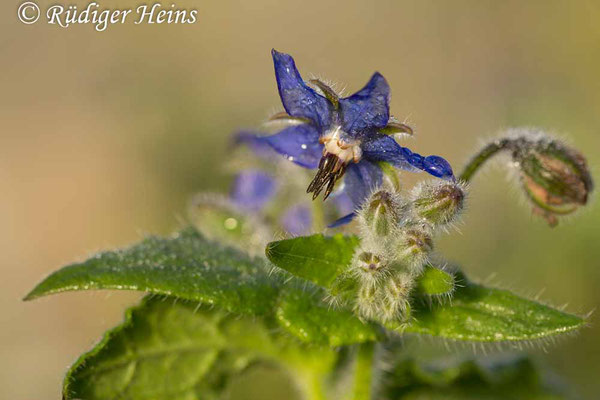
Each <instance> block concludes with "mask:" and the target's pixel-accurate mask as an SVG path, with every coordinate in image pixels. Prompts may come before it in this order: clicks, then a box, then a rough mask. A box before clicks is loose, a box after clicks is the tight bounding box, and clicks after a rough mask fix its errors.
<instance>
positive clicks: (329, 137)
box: [319, 126, 362, 164]
mask: <svg viewBox="0 0 600 400" xmlns="http://www.w3.org/2000/svg"><path fill="white" fill-rule="evenodd" d="M342 133H343V131H342V128H341V127H340V126H336V127H335V128H333V129H331V130H330V131H328V132H327V133H325V135H323V136H321V138H320V139H319V141H320V142H321V143H322V144H323V145H325V148H324V149H323V155H324V156H325V155H326V154H333V155H335V156H337V157H338V158H339V159H340V161H341V162H342V163H344V164H348V163H349V162H350V161H354V162H355V163H357V162H359V161H360V158H361V156H362V150H361V149H360V142H359V141H357V140H355V141H352V142H347V141H345V140H343V139H342V138H341V137H342Z"/></svg>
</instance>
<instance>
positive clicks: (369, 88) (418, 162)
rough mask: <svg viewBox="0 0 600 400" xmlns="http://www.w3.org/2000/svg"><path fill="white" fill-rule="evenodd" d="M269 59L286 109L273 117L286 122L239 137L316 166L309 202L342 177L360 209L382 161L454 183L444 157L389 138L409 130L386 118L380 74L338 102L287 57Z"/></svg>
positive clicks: (276, 54) (275, 53) (376, 179)
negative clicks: (263, 132)
mask: <svg viewBox="0 0 600 400" xmlns="http://www.w3.org/2000/svg"><path fill="white" fill-rule="evenodd" d="M272 55H273V62H274V65H275V76H276V79H277V87H278V89H279V96H280V97H281V101H282V103H283V107H284V109H285V113H279V114H276V115H275V116H274V117H272V119H277V120H284V121H287V122H289V123H290V124H289V126H287V127H286V128H284V129H283V130H281V131H280V132H278V133H277V134H275V135H272V136H261V135H257V134H249V133H242V134H240V135H238V137H237V139H238V141H240V142H245V143H248V144H249V145H251V146H252V147H254V148H260V147H264V146H265V145H268V146H270V147H271V148H272V149H273V150H275V151H276V152H277V153H280V154H282V155H284V156H285V157H286V158H287V159H288V160H290V161H292V162H294V163H296V164H298V165H300V166H302V167H305V168H311V169H314V168H317V169H318V171H317V174H316V175H315V177H314V179H313V181H312V182H311V183H310V185H309V186H308V189H307V192H308V193H312V194H313V199H315V198H317V197H318V196H319V194H320V193H321V192H323V190H324V196H323V200H325V199H326V198H327V197H328V196H329V195H330V194H331V192H332V191H333V189H334V186H335V183H336V182H337V181H338V180H339V179H340V178H342V176H344V177H345V178H344V187H343V190H344V192H345V193H347V195H348V196H349V197H350V199H351V200H352V203H353V204H354V206H355V208H358V207H359V206H360V205H361V204H362V202H363V201H364V199H365V198H366V197H367V196H368V195H369V193H370V192H371V190H372V189H373V188H375V187H378V186H380V185H381V184H382V181H383V173H382V170H381V167H380V163H382V162H384V163H389V164H391V165H393V166H394V167H396V168H399V169H403V170H407V171H418V170H422V171H425V172H427V173H429V174H431V175H433V176H436V177H438V178H442V179H452V180H453V179H454V174H453V172H452V168H451V166H450V164H449V163H448V162H447V161H446V160H445V159H443V158H442V157H439V156H426V157H424V156H421V155H420V154H417V153H413V152H412V151H411V150H409V149H408V148H406V147H402V146H400V145H399V144H398V143H397V142H396V141H395V140H394V138H393V136H390V134H391V133H397V132H405V133H411V130H410V127H408V126H406V125H404V124H401V123H398V122H397V121H396V120H395V119H393V117H390V113H389V100H390V88H389V85H388V83H387V81H386V80H385V78H384V77H383V76H382V75H381V74H380V73H378V72H376V73H374V74H373V76H372V77H371V79H370V80H369V82H368V83H367V84H366V85H365V87H363V88H362V89H361V90H359V91H358V92H356V93H354V94H353V95H351V96H348V97H344V98H340V97H339V96H338V95H337V94H336V93H335V92H334V91H333V90H332V89H331V88H330V87H329V86H327V85H326V84H324V83H323V82H321V81H319V80H311V81H309V82H308V83H307V82H305V81H304V80H303V79H302V77H301V76H300V73H299V72H298V70H297V68H296V64H295V62H294V59H293V58H292V57H291V56H290V55H288V54H284V53H280V52H278V51H276V50H272ZM309 84H310V85H312V87H311V86H309ZM351 219H352V214H350V215H347V216H346V217H343V218H342V219H341V220H338V221H336V223H334V226H337V225H340V224H341V223H345V222H348V221H350V220H351ZM338 222H341V223H338Z"/></svg>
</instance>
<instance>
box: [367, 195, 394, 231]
mask: <svg viewBox="0 0 600 400" xmlns="http://www.w3.org/2000/svg"><path fill="white" fill-rule="evenodd" d="M398 209H399V199H398V198H397V195H396V194H395V193H392V192H390V191H387V190H378V191H375V192H374V193H373V194H372V195H371V196H370V197H369V199H368V200H367V201H366V202H365V205H364V206H363V209H362V210H361V211H360V214H359V215H360V221H361V223H362V225H363V227H364V228H366V229H368V230H369V231H370V232H371V233H372V234H374V235H376V236H388V235H389V234H390V233H391V232H392V230H393V228H394V226H395V225H396V224H397V222H398Z"/></svg>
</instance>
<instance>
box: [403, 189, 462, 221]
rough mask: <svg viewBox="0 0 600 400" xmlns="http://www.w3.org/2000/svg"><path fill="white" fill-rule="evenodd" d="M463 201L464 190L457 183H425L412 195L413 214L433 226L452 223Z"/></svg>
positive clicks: (460, 209)
mask: <svg viewBox="0 0 600 400" xmlns="http://www.w3.org/2000/svg"><path fill="white" fill-rule="evenodd" d="M464 200H465V188H464V185H462V184H461V183H459V182H425V183H424V184H421V185H419V186H417V187H416V188H415V190H413V193H412V206H413V210H414V213H415V214H416V216H417V217H418V218H421V219H423V220H425V221H426V222H427V223H429V224H431V225H433V226H444V225H447V224H449V223H452V222H453V221H454V220H455V219H456V217H457V216H458V215H459V214H460V212H461V211H462V209H463V205H464Z"/></svg>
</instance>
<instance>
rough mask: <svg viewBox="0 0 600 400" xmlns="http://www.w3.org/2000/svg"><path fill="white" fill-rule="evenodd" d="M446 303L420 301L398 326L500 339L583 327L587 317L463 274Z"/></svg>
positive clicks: (470, 338) (485, 339) (457, 336)
mask: <svg viewBox="0 0 600 400" xmlns="http://www.w3.org/2000/svg"><path fill="white" fill-rule="evenodd" d="M459 283H460V284H461V285H463V286H462V287H460V286H459V285H457V286H458V288H457V289H456V291H455V292H454V295H453V297H452V301H451V302H448V303H447V304H421V305H419V304H417V305H415V306H414V307H413V316H414V317H415V319H414V321H411V323H410V324H408V326H404V327H398V328H396V330H401V331H403V332H407V333H420V334H427V335H432V336H440V337H444V338H448V339H454V340H468V341H478V342H499V341H517V340H532V339H540V338H544V337H548V336H552V335H557V334H561V333H567V332H572V331H574V330H576V329H578V328H581V327H582V326H583V325H584V323H585V320H584V319H583V318H581V317H578V316H576V315H572V314H568V313H566V312H563V311H559V310H556V309H554V308H551V307H549V306H546V305H543V304H540V303H538V302H535V301H532V300H527V299H524V298H522V297H519V296H517V295H514V294H512V293H511V292H509V291H507V290H502V289H491V288H486V287H483V286H481V285H478V284H475V283H472V282H468V281H467V280H466V279H464V278H462V279H461V282H459Z"/></svg>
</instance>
